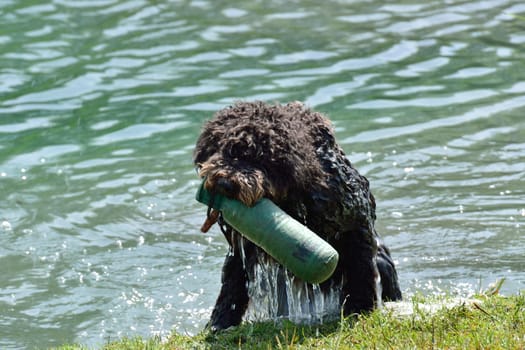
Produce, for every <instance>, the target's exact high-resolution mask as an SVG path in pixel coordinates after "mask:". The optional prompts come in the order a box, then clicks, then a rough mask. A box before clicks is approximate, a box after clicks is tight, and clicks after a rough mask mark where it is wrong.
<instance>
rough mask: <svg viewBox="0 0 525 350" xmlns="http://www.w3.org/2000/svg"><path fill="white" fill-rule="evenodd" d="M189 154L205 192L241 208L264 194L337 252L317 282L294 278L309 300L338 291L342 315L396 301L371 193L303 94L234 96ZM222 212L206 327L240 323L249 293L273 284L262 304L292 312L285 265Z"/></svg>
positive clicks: (257, 293)
mask: <svg viewBox="0 0 525 350" xmlns="http://www.w3.org/2000/svg"><path fill="white" fill-rule="evenodd" d="M194 162H195V164H196V166H197V168H198V171H199V175H200V176H201V177H202V178H205V179H206V180H205V185H204V186H205V187H206V189H207V190H209V191H210V192H211V193H220V194H222V195H225V196H228V197H231V198H235V199H237V200H239V201H241V202H243V203H244V204H245V205H247V206H253V205H254V203H256V202H257V200H259V199H260V198H262V197H266V198H268V199H270V200H272V201H273V202H274V203H275V204H276V205H278V206H279V207H280V208H281V209H283V210H284V211H285V212H286V213H288V214H289V215H290V216H292V217H293V218H295V219H296V220H298V221H300V222H302V223H303V224H304V225H306V226H307V227H308V228H309V229H311V230H312V231H313V232H315V233H316V234H318V235H319V236H320V237H321V238H323V239H324V240H326V241H327V242H328V243H330V244H331V245H332V246H333V247H334V248H335V249H336V250H337V251H338V253H339V263H338V265H337V268H336V270H335V272H334V274H333V275H332V276H331V277H330V278H329V279H328V280H327V281H325V282H323V283H322V284H321V285H311V284H307V283H305V282H303V283H302V284H301V283H300V282H301V281H297V280H296V279H293V278H292V279H291V280H293V281H294V282H293V283H292V284H293V285H295V286H297V285H299V286H300V287H299V289H300V290H298V291H299V292H300V293H302V294H303V299H305V300H307V301H309V302H310V303H311V302H312V300H313V299H315V297H316V295H317V296H318V295H324V296H326V295H329V294H330V293H332V295H333V293H334V291H335V293H336V304H337V307H338V308H339V309H340V308H342V309H343V312H344V314H345V315H349V314H352V313H360V312H366V311H369V310H372V309H373V308H374V307H375V306H376V305H377V304H378V303H380V300H378V298H382V299H383V300H399V299H401V291H400V289H399V285H398V281H397V273H396V270H395V267H394V263H393V261H392V259H391V257H390V253H389V251H388V249H387V248H386V247H385V246H384V245H382V244H381V243H380V241H379V237H378V235H377V233H376V231H375V228H374V221H375V218H376V215H375V201H374V197H373V196H372V193H370V190H369V185H368V180H367V179H366V178H365V177H364V176H362V175H360V174H359V173H358V172H357V170H356V169H354V168H353V167H352V165H351V164H350V162H349V160H348V159H347V158H346V156H345V154H344V152H343V151H342V149H341V148H340V147H339V146H338V145H337V143H336V141H335V138H334V134H333V131H332V128H331V125H330V122H329V120H328V119H327V118H326V117H324V116H323V115H322V114H320V113H317V112H314V111H312V110H310V109H308V108H306V107H304V106H303V104H301V103H299V102H293V103H289V104H287V105H268V104H265V103H263V102H253V103H245V102H240V103H237V104H235V105H234V106H231V107H229V108H225V109H223V110H221V111H219V112H217V113H216V114H215V116H214V118H213V119H212V120H210V121H208V122H207V123H206V124H205V125H204V129H203V131H202V134H201V135H200V137H199V139H198V141H197V146H196V149H195V153H194ZM210 220H212V219H210ZM218 220H219V224H220V225H221V228H222V230H223V232H224V234H225V237H226V239H227V241H228V243H229V245H230V252H229V254H228V255H227V257H226V261H225V262H224V266H223V270H222V288H221V291H220V294H219V297H218V299H217V302H216V305H215V307H214V309H213V312H212V315H211V320H210V323H209V324H208V326H209V327H210V328H211V329H212V330H220V329H225V328H228V327H230V326H235V325H238V324H239V323H240V322H241V321H242V318H243V315H244V314H245V312H246V310H247V308H248V306H249V304H250V303H252V304H254V305H255V306H254V307H257V304H256V300H255V299H259V300H261V299H264V298H265V295H261V294H264V293H266V292H265V291H271V290H275V291H276V293H275V296H276V299H277V300H270V301H269V303H275V304H276V305H274V306H275V307H273V306H272V305H269V306H268V302H267V303H266V305H267V306H268V307H270V308H272V310H273V311H268V312H266V315H267V316H270V317H276V316H289V315H291V309H292V307H295V306H293V305H292V303H293V302H294V301H293V300H292V299H293V298H294V295H293V293H295V292H294V287H293V286H290V283H289V280H290V273H289V272H288V271H286V270H285V269H284V268H282V267H281V266H280V265H278V264H277V263H275V262H274V263H273V265H275V266H278V268H277V269H273V270H271V269H269V268H268V266H269V265H268V266H266V265H265V264H268V262H272V260H273V259H272V258H270V257H268V255H267V254H266V253H265V252H264V251H263V250H262V249H260V248H259V247H257V246H255V245H254V244H253V243H251V242H250V241H248V240H247V239H246V238H244V237H242V236H241V234H240V233H239V232H237V231H235V230H234V229H232V227H231V226H229V225H228V224H227V223H226V222H224V221H223V220H222V218H221V217H219V218H218ZM212 223H213V220H212V221H211V224H212ZM263 265H264V266H263ZM270 272H271V274H272V276H268V274H269V273H270ZM265 274H266V276H264V275H265ZM286 278H288V282H286V281H287V280H286ZM379 280H380V283H379ZM301 286H302V287H301ZM286 288H288V289H287V290H286ZM301 288H302V289H301ZM261 291H262V292H261ZM290 291H291V292H290ZM304 295H306V298H304ZM308 308H310V309H308ZM311 308H312V307H311V306H308V305H307V306H306V309H304V306H303V309H302V310H303V311H306V312H309V311H308V310H310V311H311V310H312V309H311Z"/></svg>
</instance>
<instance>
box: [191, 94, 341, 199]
mask: <svg viewBox="0 0 525 350" xmlns="http://www.w3.org/2000/svg"><path fill="white" fill-rule="evenodd" d="M315 128H318V129H321V128H325V129H326V130H328V132H327V133H328V134H329V135H331V132H330V130H329V124H328V121H327V120H326V119H325V118H324V117H322V116H321V115H320V114H318V113H315V112H310V110H308V109H306V108H305V107H304V106H303V105H302V104H301V103H298V102H294V103H290V104H288V105H267V104H265V103H263V102H253V103H248V102H240V103H237V104H235V105H234V106H231V107H228V108H225V109H223V110H221V111H219V112H217V113H216V114H215V116H214V118H213V119H212V120H210V121H208V122H207V123H206V124H205V125H204V129H203V131H202V133H201V135H200V137H199V139H198V141H197V146H196V149H195V153H194V162H195V165H196V166H197V170H198V172H199V176H201V177H202V178H205V184H204V186H205V188H206V189H207V190H208V191H210V192H212V193H220V194H222V195H225V196H227V197H230V198H234V199H237V200H239V201H241V202H243V203H244V204H245V205H247V206H253V205H254V204H255V203H256V202H257V201H258V200H259V199H260V198H262V197H266V198H269V199H272V200H274V201H276V202H279V201H280V200H281V199H283V198H286V196H287V195H288V193H289V191H296V190H303V189H304V188H305V187H307V186H308V184H310V183H317V184H320V183H322V181H323V175H322V170H321V166H320V165H319V161H318V159H317V156H316V147H317V146H316V142H315V136H316V132H318V130H316V129H315Z"/></svg>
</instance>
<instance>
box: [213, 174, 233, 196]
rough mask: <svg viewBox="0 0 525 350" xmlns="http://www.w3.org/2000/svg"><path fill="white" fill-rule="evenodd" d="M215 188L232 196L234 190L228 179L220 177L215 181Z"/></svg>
mask: <svg viewBox="0 0 525 350" xmlns="http://www.w3.org/2000/svg"><path fill="white" fill-rule="evenodd" d="M215 190H216V191H217V192H219V193H221V194H223V195H226V196H232V195H233V194H234V192H235V184H234V183H233V182H232V181H230V180H229V179H227V178H224V177H221V178H219V179H217V181H216V182H215Z"/></svg>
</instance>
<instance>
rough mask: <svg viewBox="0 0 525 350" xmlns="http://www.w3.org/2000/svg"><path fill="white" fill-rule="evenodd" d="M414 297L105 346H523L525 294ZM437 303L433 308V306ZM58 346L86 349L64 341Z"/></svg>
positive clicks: (110, 348) (131, 349)
mask: <svg viewBox="0 0 525 350" xmlns="http://www.w3.org/2000/svg"><path fill="white" fill-rule="evenodd" d="M446 302H447V301H446V300H443V299H441V300H429V299H423V298H418V297H416V298H414V299H413V300H412V301H411V302H409V303H408V306H410V307H411V309H412V312H410V313H408V314H405V315H401V314H400V311H399V310H396V309H387V310H382V311H375V312H373V313H371V314H369V315H366V316H359V317H356V318H348V319H343V320H341V321H338V322H334V323H331V324H326V325H323V326H321V327H300V326H296V325H294V324H292V323H290V322H282V323H280V324H275V323H273V322H268V323H256V324H244V325H242V326H240V327H237V328H235V329H231V330H228V331H226V332H222V333H220V334H209V333H206V332H203V333H201V334H198V335H196V336H193V337H189V336H183V335H178V334H173V335H172V336H171V337H170V338H169V339H167V340H165V341H164V342H162V341H160V340H159V339H146V340H144V339H139V338H137V339H123V340H120V341H118V342H113V343H109V344H106V345H105V346H103V347H102V348H101V349H104V350H116V349H119V350H120V349H129V350H138V349H163V350H164V349H213V350H215V349H250V350H251V349H374V348H375V349H435V348H439V349H525V294H524V293H522V294H520V295H517V296H512V297H502V296H490V297H487V296H483V297H478V298H476V299H473V300H469V301H467V302H464V303H459V304H458V305H456V306H453V307H441V306H438V307H437V308H436V307H435V306H436V305H445V304H446ZM430 307H432V308H433V309H437V310H435V311H433V312H430V311H429V308H430ZM59 349H60V350H66V349H67V350H70V349H86V348H85V347H82V346H64V347H61V348H59Z"/></svg>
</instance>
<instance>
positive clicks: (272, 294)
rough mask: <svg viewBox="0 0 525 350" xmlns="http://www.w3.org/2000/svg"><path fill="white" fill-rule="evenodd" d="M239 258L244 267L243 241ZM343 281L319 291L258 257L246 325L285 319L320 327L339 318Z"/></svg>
mask: <svg viewBox="0 0 525 350" xmlns="http://www.w3.org/2000/svg"><path fill="white" fill-rule="evenodd" d="M239 241H240V242H239V246H240V247H241V257H242V260H243V265H244V266H245V267H246V266H247V264H246V262H247V261H246V255H245V252H244V244H243V241H244V239H242V238H239ZM341 288H342V281H339V282H336V283H332V285H331V286H330V288H328V289H327V290H326V291H322V290H321V287H320V286H319V284H310V283H307V282H304V281H302V280H301V279H299V278H297V277H295V276H294V275H293V274H292V273H291V272H290V271H288V270H287V269H285V268H284V267H283V266H282V265H280V264H278V263H277V262H276V261H275V260H273V259H272V258H271V257H269V256H268V255H266V254H258V256H257V262H256V264H255V265H254V267H253V270H252V271H251V278H250V279H249V281H248V294H249V296H250V302H249V304H248V309H247V311H246V315H245V320H247V321H268V320H274V321H276V320H280V319H288V320H290V321H292V322H294V323H300V324H320V323H323V322H327V321H332V320H334V319H337V318H339V317H340V313H341V310H340V305H341V300H340V294H341Z"/></svg>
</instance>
